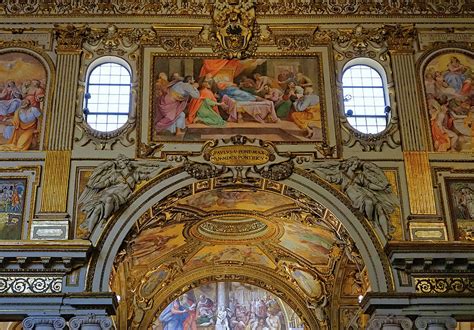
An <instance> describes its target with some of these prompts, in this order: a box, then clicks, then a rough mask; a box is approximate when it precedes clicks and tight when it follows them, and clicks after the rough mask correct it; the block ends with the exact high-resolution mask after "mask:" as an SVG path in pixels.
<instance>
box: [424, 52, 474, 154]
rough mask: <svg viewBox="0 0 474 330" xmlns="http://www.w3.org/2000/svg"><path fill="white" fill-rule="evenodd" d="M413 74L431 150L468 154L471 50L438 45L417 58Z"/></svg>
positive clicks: (471, 104) (473, 59)
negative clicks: (419, 92)
mask: <svg viewBox="0 0 474 330" xmlns="http://www.w3.org/2000/svg"><path fill="white" fill-rule="evenodd" d="M417 70H418V74H419V86H420V88H421V90H422V91H423V96H424V106H425V111H424V112H423V116H424V119H425V124H426V126H427V131H428V132H429V133H428V136H429V140H430V141H431V145H432V150H433V151H435V152H439V153H446V152H471V151H472V148H473V142H472V141H473V134H474V133H473V129H472V127H474V126H473V124H472V123H473V122H474V117H473V115H472V108H473V107H474V97H473V95H474V92H473V89H472V80H473V78H474V73H473V70H474V53H473V52H472V49H469V48H467V47H466V45H465V44H455V43H453V44H450V45H449V47H447V45H439V46H437V47H434V48H432V49H431V50H430V51H429V52H427V53H425V54H424V55H423V56H422V57H420V59H419V60H418V62H417Z"/></svg>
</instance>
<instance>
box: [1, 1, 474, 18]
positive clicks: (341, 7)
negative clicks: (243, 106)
mask: <svg viewBox="0 0 474 330" xmlns="http://www.w3.org/2000/svg"><path fill="white" fill-rule="evenodd" d="M210 11H211V8H210V6H209V2H208V1H206V0H190V1H182V2H181V1H173V0H161V1H153V0H138V1H134V2H129V1H126V0H117V1H104V0H76V1H71V2H64V1H59V0H46V1H33V2H32V1H22V0H5V1H2V2H1V3H0V14H8V15H21V16H33V15H34V16H42V15H44V16H51V15H53V16H55V15H75V16H82V15H92V16H98V17H102V16H117V15H143V16H156V15H163V16H169V15H177V16H194V17H196V16H208V15H209V13H210ZM473 11H474V5H473V4H472V2H470V1H468V0H461V1H456V2H442V1H441V2H440V1H435V0H427V1H424V0H414V1H413V2H411V3H410V5H406V3H405V2H403V1H400V0H395V1H391V2H379V1H376V0H356V1H353V2H324V1H316V2H315V1H311V0H285V1H282V0H259V1H258V2H256V13H257V14H258V15H259V16H280V15H318V16H321V15H322V16H329V15H367V16H373V15H379V16H382V15H385V16H397V17H398V16H400V15H409V16H422V15H424V16H426V15H438V16H442V17H450V16H453V15H469V14H472V13H473Z"/></svg>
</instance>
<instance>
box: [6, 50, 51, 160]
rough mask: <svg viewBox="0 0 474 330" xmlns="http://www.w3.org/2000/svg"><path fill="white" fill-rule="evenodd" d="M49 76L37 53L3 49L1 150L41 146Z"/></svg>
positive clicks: (32, 148)
mask: <svg viewBox="0 0 474 330" xmlns="http://www.w3.org/2000/svg"><path fill="white" fill-rule="evenodd" d="M46 79H47V77H46V71H45V68H44V66H43V65H42V64H41V62H40V61H39V60H38V59H37V58H35V57H34V56H32V55H29V54H26V53H21V52H8V53H0V151H25V150H38V149H40V139H41V132H42V130H43V128H42V125H41V122H42V118H43V117H42V116H43V113H44V110H45V109H44V101H45V94H46Z"/></svg>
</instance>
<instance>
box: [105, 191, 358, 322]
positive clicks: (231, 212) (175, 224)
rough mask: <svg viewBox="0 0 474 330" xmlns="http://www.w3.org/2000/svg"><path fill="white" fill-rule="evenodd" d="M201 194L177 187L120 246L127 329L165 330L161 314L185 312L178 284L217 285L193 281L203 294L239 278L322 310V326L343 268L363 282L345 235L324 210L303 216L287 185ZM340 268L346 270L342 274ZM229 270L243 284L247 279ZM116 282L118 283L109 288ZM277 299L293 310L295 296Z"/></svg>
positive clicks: (352, 292) (351, 292)
mask: <svg viewBox="0 0 474 330" xmlns="http://www.w3.org/2000/svg"><path fill="white" fill-rule="evenodd" d="M203 186H206V185H203V184H202V182H201V183H196V184H194V185H193V186H192V187H186V188H182V189H181V190H180V191H177V192H176V193H175V194H176V196H170V197H168V200H164V201H162V202H161V203H159V204H157V205H155V206H153V207H152V208H151V209H150V210H148V212H145V213H144V215H143V216H142V218H141V219H140V220H139V221H138V223H137V226H136V227H135V228H134V229H133V230H132V232H130V233H129V235H128V238H127V239H126V241H125V243H124V246H123V251H127V252H126V253H125V252H124V253H120V254H119V256H122V257H119V259H118V262H117V263H116V271H117V273H118V274H120V273H126V274H127V276H126V278H127V288H122V292H121V297H122V298H124V300H125V301H127V304H128V305H129V307H128V309H127V313H129V316H128V317H129V322H131V323H133V324H134V326H139V325H144V324H147V327H149V326H150V327H152V328H154V329H161V327H163V326H164V325H163V322H162V321H160V316H159V315H160V313H161V312H163V313H164V311H165V310H166V308H167V309H171V308H173V304H175V305H176V306H177V307H176V308H177V309H180V308H183V310H184V307H183V305H185V299H184V298H183V297H181V298H180V297H179V296H178V294H179V295H182V294H183V292H184V291H182V290H183V288H182V287H179V283H181V281H183V282H182V283H188V284H187V285H185V287H188V288H191V287H192V288H195V285H194V284H193V283H197V282H196V281H197V279H198V278H200V276H201V277H202V276H211V278H213V279H214V280H212V279H209V280H208V281H207V280H206V281H207V282H206V281H204V282H202V281H203V280H202V278H201V280H199V281H200V282H199V283H200V284H202V283H205V284H206V285H207V286H212V284H211V283H214V285H215V282H216V281H218V279H219V278H220V279H222V278H223V277H222V276H224V277H225V280H226V281H228V280H229V279H238V280H239V281H237V282H239V283H240V284H239V285H244V283H243V282H247V283H248V281H250V282H252V281H256V282H252V283H253V284H256V285H257V286H259V285H261V284H262V283H268V282H270V283H271V285H276V286H278V285H282V286H284V287H285V288H287V287H286V286H288V287H289V288H291V290H292V294H293V295H296V296H298V299H302V300H303V301H304V305H306V306H312V307H311V308H315V309H316V310H319V312H320V313H319V314H318V315H319V318H320V319H321V320H319V319H318V320H319V321H318V322H320V323H321V322H323V323H324V320H325V318H326V316H325V315H326V314H325V313H326V312H325V310H326V309H327V308H328V306H329V304H330V298H331V296H332V295H333V291H334V287H335V283H334V278H335V274H336V273H337V272H340V271H344V267H345V268H347V267H349V268H347V269H350V272H349V273H350V274H351V276H352V277H355V276H356V277H357V278H358V279H360V278H362V276H361V275H360V273H361V271H362V269H363V267H364V266H363V264H362V263H361V259H360V258H352V257H353V255H354V254H357V250H356V249H355V247H354V246H353V243H352V242H351V241H349V240H348V239H347V237H348V235H347V234H346V233H345V230H344V228H343V227H342V226H341V225H340V223H339V222H338V221H337V219H336V218H335V217H334V216H333V215H332V214H331V213H330V212H329V211H328V210H326V209H325V208H324V207H323V206H322V205H319V204H318V203H316V202H314V203H313V204H312V206H311V207H305V206H304V205H306V204H304V203H302V201H303V200H305V197H304V196H301V195H294V194H293V195H292V192H291V191H290V190H289V189H288V188H287V187H285V186H284V185H281V186H280V187H278V189H276V188H275V187H272V189H268V188H264V187H263V186H262V188H260V189H254V188H252V189H251V188H249V187H248V186H245V185H238V184H234V185H232V186H228V187H217V188H215V187H212V185H208V186H207V187H208V188H206V189H203V188H202V187H203ZM177 196H179V198H177ZM349 257H350V259H351V260H352V261H351V260H349V259H348V258H349ZM343 260H345V261H344V262H343V264H344V265H345V266H344V267H342V268H341V269H342V270H340V269H339V268H340V266H338V265H340V264H341V262H342V261H343ZM119 261H120V262H119ZM347 265H349V266H347ZM232 270H235V272H236V273H238V272H240V271H241V272H243V273H246V274H249V275H246V276H244V278H245V279H244V278H243V277H238V276H237V275H236V274H234V273H233V272H232ZM346 273H347V274H349V273H348V272H346ZM203 274H205V275H203ZM209 274H211V275H209ZM212 274H214V275H212ZM212 276H214V277H212ZM236 276H237V277H236ZM115 277H116V278H118V277H119V275H116V276H115ZM193 278H195V279H196V280H194V281H193V280H192V279H193ZM228 278H229V279H228ZM260 280H262V281H261V282H259V281H260ZM242 281H243V282H242ZM237 282H236V283H237ZM343 282H344V283H345V281H341V283H343ZM359 282H360V281H359ZM359 282H358V283H359ZM113 283H114V280H113V281H112V286H113V285H114V284H113ZM117 283H118V282H117ZM236 285H237V284H236ZM265 285H267V284H265ZM337 285H342V284H337ZM344 285H345V286H346V287H345V289H344V290H342V289H341V292H342V291H344V293H345V294H346V295H348V296H349V297H352V298H348V299H349V300H348V301H353V302H354V303H357V298H356V297H357V294H359V293H360V292H361V290H356V289H357V288H355V287H351V286H350V284H347V283H346V284H344ZM357 285H359V286H360V287H362V284H357ZM365 288H366V286H365ZM170 290H175V291H174V293H173V291H170ZM275 290H276V292H284V290H279V289H278V290H277V289H276V287H275V288H274V287H272V292H275ZM188 291H189V290H188ZM191 291H192V290H191ZM194 291H195V292H194V293H193V295H194V298H196V299H198V297H199V296H200V295H201V294H202V292H201V291H199V289H196V288H195V289H194ZM250 291H252V290H250ZM257 291H258V290H257ZM196 292H197V293H196ZM282 295H283V296H282V297H280V298H281V299H283V300H285V297H286V298H287V299H286V302H287V303H289V304H290V305H291V306H292V308H296V310H298V306H297V303H295V302H292V301H289V300H291V295H285V294H283V293H282ZM160 297H161V298H160ZM209 297H210V296H209ZM214 298H215V297H214ZM163 299H165V300H163ZM211 299H212V297H211ZM288 299H289V300H288ZM351 299H352V300H351ZM213 301H214V303H215V300H213ZM194 302H195V303H196V300H194ZM145 305H146V306H148V307H146V306H145ZM178 305H179V306H178ZM250 305H251V304H250ZM250 305H249V306H248V308H250V307H251V306H250ZM170 306H171V307H170ZM306 306H305V307H306ZM215 307H216V308H215V310H212V313H211V314H212V315H213V316H212V320H210V319H209V320H207V321H209V322H214V323H212V324H216V323H215V322H217V315H218V308H217V306H215ZM176 308H175V309H176ZM249 311H250V309H249V310H248V311H247V312H249ZM153 313H154V314H153ZM233 313H235V311H234V312H233ZM249 313H250V312H249ZM183 314H184V312H183ZM250 314H251V313H250ZM250 314H249V315H250ZM194 316H195V317H197V314H196V315H194ZM234 317H235V314H234ZM249 317H250V316H249ZM230 318H231V316H229V322H230ZM195 320H196V322H197V319H195ZM201 321H202V322H204V321H205V320H204V319H201ZM248 321H249V322H250V319H249V320H248ZM253 321H258V320H253ZM285 322H287V321H285ZM304 322H307V320H306V321H304ZM204 323H206V322H204ZM152 324H153V325H152ZM307 324H310V323H307ZM321 324H322V323H321Z"/></svg>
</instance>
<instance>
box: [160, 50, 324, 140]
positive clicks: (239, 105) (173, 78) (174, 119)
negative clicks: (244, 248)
mask: <svg viewBox="0 0 474 330" xmlns="http://www.w3.org/2000/svg"><path fill="white" fill-rule="evenodd" d="M152 79H153V86H152V90H153V96H152V102H151V104H152V105H151V107H152V109H151V114H152V128H151V131H152V132H151V138H152V141H205V140H209V139H215V138H226V137H231V136H234V135H238V134H241V135H245V136H250V137H256V138H260V139H264V140H268V141H276V142H278V141H286V142H289V141H306V142H313V141H322V139H323V130H324V123H323V122H324V118H325V115H324V109H323V108H324V107H323V102H322V96H321V92H322V91H323V90H324V88H323V85H322V81H321V79H320V59H319V57H313V58H272V59H246V60H237V59H232V60H226V59H201V58H200V59H170V58H164V57H155V58H154V63H153V77H152Z"/></svg>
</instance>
